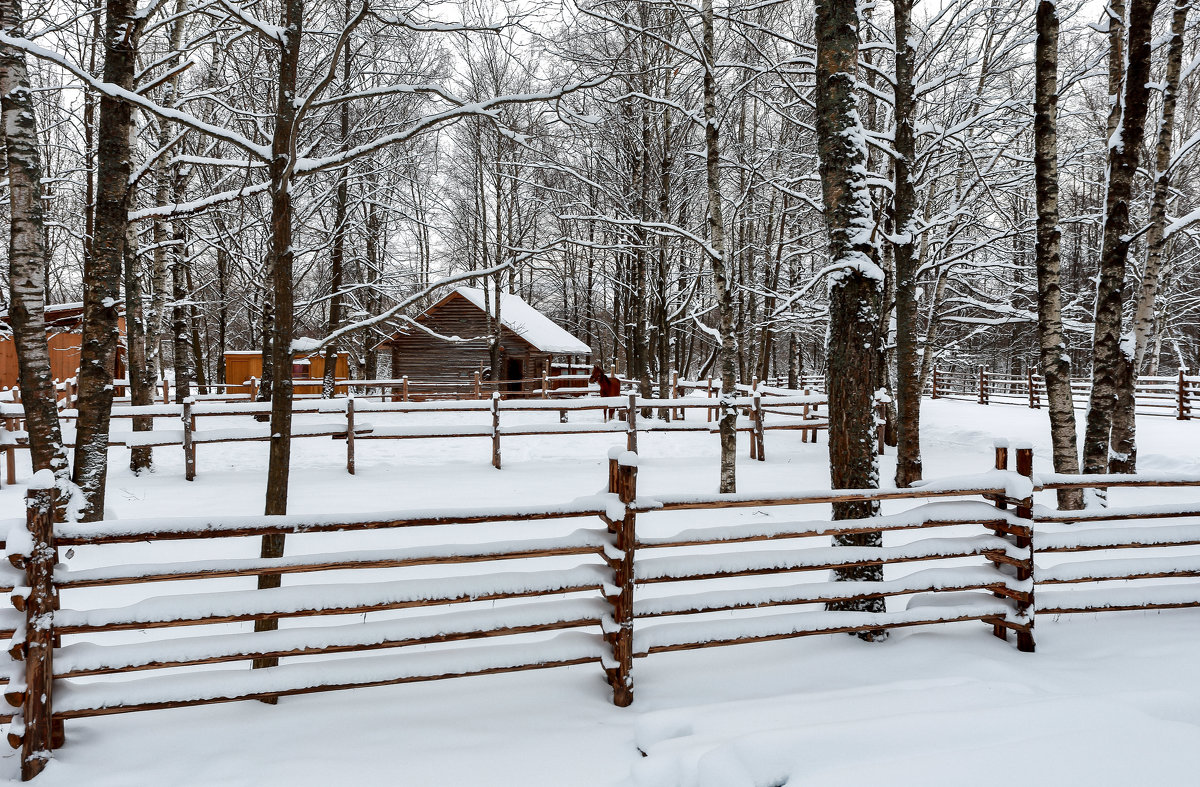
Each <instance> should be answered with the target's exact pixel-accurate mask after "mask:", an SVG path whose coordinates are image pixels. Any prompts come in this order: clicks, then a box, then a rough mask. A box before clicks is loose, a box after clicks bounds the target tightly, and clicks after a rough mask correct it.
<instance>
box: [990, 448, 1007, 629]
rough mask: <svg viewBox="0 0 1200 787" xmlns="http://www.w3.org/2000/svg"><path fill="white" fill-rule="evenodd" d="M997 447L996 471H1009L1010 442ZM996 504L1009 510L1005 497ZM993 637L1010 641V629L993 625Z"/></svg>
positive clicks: (998, 624) (998, 499)
mask: <svg viewBox="0 0 1200 787" xmlns="http://www.w3.org/2000/svg"><path fill="white" fill-rule="evenodd" d="M995 447H996V469H997V470H1008V441H1007V440H997V441H996V443H995ZM995 503H996V508H999V509H1000V510H1001V511H1003V510H1004V509H1006V508H1008V503H1007V502H1006V501H1005V499H1004V496H1003V495H1001V496H999V497H997V498H996V500H995ZM992 565H993V566H995V567H996V570H997V571H999V570H1001V569H1000V564H999V563H997V562H996V561H994V560H993V561H992ZM993 595H996V596H999V595H1000V594H999V593H995V594H993ZM992 635H993V636H995V637H998V638H1000V639H1003V640H1007V639H1008V629H1007V628H1005V627H1004V626H1003V625H1002V624H1000V623H993V624H992Z"/></svg>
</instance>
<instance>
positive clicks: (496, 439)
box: [492, 391, 500, 470]
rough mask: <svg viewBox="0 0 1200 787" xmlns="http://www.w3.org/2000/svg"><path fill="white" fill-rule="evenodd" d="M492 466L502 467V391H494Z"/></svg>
mask: <svg viewBox="0 0 1200 787" xmlns="http://www.w3.org/2000/svg"><path fill="white" fill-rule="evenodd" d="M492 467H494V468H496V469H497V470H499V469H500V392H499V391H492Z"/></svg>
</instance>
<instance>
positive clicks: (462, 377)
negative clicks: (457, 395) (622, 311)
mask: <svg viewBox="0 0 1200 787" xmlns="http://www.w3.org/2000/svg"><path fill="white" fill-rule="evenodd" d="M490 305H491V306H492V307H493V308H494V306H495V304H494V303H492V304H490ZM484 309H485V301H484V297H483V291H482V290H480V289H477V288H474V287H457V288H455V289H454V290H452V291H451V292H450V293H449V294H448V295H446V296H445V297H444V298H442V299H441V300H439V301H438V302H437V303H435V304H433V305H432V306H430V307H429V308H428V309H426V310H425V311H424V312H422V313H421V314H419V315H418V316H417V317H415V318H414V322H415V323H416V325H411V324H410V325H407V326H405V327H404V328H401V330H400V331H398V332H397V333H395V334H393V335H392V337H391V338H390V339H387V340H386V341H384V342H383V346H385V347H387V348H389V349H390V350H391V360H392V375H391V376H392V377H393V378H401V377H408V378H409V379H410V380H412V381H418V382H419V383H422V384H428V385H437V386H439V387H461V388H462V389H463V390H467V389H469V388H471V387H472V386H473V385H474V382H475V375H476V373H479V375H480V376H481V377H482V378H483V379H484V380H491V379H496V380H498V381H499V382H500V389H501V391H502V392H506V393H517V392H522V391H531V390H533V389H535V388H540V387H541V381H540V377H541V375H542V373H543V371H545V370H547V369H549V370H550V373H551V374H555V373H558V372H565V371H568V370H570V369H571V366H570V365H571V364H572V363H574V362H576V361H586V360H587V359H588V358H590V356H591V353H592V350H591V348H590V347H588V346H587V345H586V344H584V343H583V342H581V341H580V340H579V339H577V338H575V337H574V336H572V335H571V334H569V333H567V331H566V330H564V329H563V328H562V327H561V326H559V325H557V324H556V323H555V322H554V321H553V320H551V319H550V318H549V317H547V316H546V315H544V314H542V313H541V312H540V311H538V310H537V309H535V308H534V307H532V306H530V305H529V304H528V303H526V302H525V301H524V300H522V299H521V298H520V297H519V296H517V295H513V294H511V293H505V294H504V295H503V297H502V298H501V301H500V325H501V331H500V369H499V370H498V374H497V375H493V374H492V369H491V368H490V366H491V361H490V358H489V354H488V343H487V338H486V337H487V334H488V322H489V321H488V315H487V312H486V311H485V310H484ZM535 381H536V382H535Z"/></svg>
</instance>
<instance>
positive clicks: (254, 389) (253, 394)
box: [250, 377, 258, 402]
mask: <svg viewBox="0 0 1200 787" xmlns="http://www.w3.org/2000/svg"><path fill="white" fill-rule="evenodd" d="M257 400H258V378H257V377H251V378H250V401H252V402H254V401H257Z"/></svg>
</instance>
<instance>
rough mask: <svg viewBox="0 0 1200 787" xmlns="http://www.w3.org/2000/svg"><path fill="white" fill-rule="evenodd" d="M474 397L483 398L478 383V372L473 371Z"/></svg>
mask: <svg viewBox="0 0 1200 787" xmlns="http://www.w3.org/2000/svg"><path fill="white" fill-rule="evenodd" d="M475 398H476V399H482V398H483V390H482V387H481V385H480V380H479V372H475Z"/></svg>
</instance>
